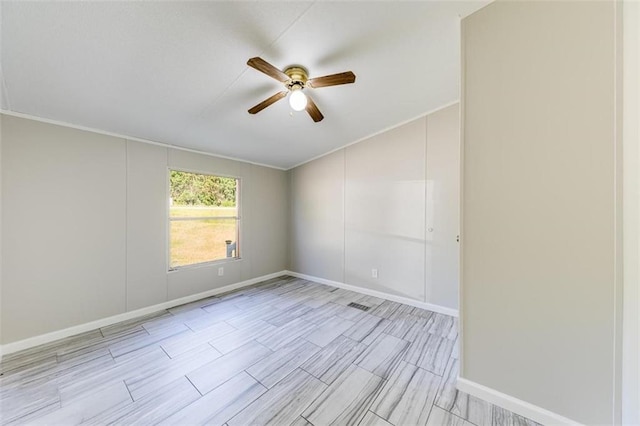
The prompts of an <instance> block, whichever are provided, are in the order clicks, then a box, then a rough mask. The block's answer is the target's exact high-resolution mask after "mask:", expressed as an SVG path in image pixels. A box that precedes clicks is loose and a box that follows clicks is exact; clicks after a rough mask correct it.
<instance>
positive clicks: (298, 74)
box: [284, 65, 309, 90]
mask: <svg viewBox="0 0 640 426" xmlns="http://www.w3.org/2000/svg"><path fill="white" fill-rule="evenodd" d="M284 73H285V74H286V75H287V76H288V77H289V80H288V81H287V82H285V83H284V85H285V86H286V87H287V88H288V89H289V90H297V89H304V87H305V85H306V84H307V80H308V79H309V75H308V73H307V70H306V69H304V68H303V67H301V66H297V65H296V66H291V67H288V68H287V69H285V70H284Z"/></svg>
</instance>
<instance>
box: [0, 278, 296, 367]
mask: <svg viewBox="0 0 640 426" xmlns="http://www.w3.org/2000/svg"><path fill="white" fill-rule="evenodd" d="M287 273H288V272H287V271H280V272H275V273H273V274H267V275H263V276H261V277H256V278H251V279H250V280H245V281H241V282H237V283H234V284H229V285H226V286H224V287H219V288H214V289H211V290H207V291H204V292H202V293H197V294H192V295H189V296H185V297H181V298H179V299H173V300H170V301H168V302H163V303H160V304H157V305H153V306H147V307H146V308H141V309H136V310H135V311H130V312H125V313H122V314H118V315H114V316H111V317H107V318H102V319H99V320H95V321H91V322H87V323H84V324H80V325H75V326H73V327H69V328H65V329H63V330H58V331H53V332H51V333H46V334H41V335H39V336H34V337H29V338H28V339H24V340H19V341H17V342H12V343H8V344H5V345H1V346H0V360H2V357H3V356H4V355H8V354H11V353H14V352H18V351H22V350H25V349H29V348H33V347H35V346H39V345H44V344H46V343H50V342H53V341H56V340H59V339H64V338H66V337H71V336H74V335H76V334H80V333H85V332H87V331H91V330H96V329H98V328H102V327H106V326H108V325H112V324H116V323H118V322H121V321H127V320H130V319H134V318H137V317H140V316H143V315H148V314H152V313H154V312H158V311H161V310H163V309H170V308H174V307H176V306H179V305H183V304H185V303H189V302H194V301H196V300H199V299H204V298H207V297H211V296H215V295H216V294H220V293H226V292H228V291H231V290H236V289H239V288H242V287H246V286H249V285H253V284H257V283H259V282H261V281H266V280H270V279H272V278H277V277H279V276H282V275H286V274H287Z"/></svg>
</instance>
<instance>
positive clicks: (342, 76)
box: [307, 71, 356, 88]
mask: <svg viewBox="0 0 640 426" xmlns="http://www.w3.org/2000/svg"><path fill="white" fill-rule="evenodd" d="M355 81H356V75H355V74H354V73H352V72H351V71H346V72H341V73H338V74H331V75H325V76H323V77H316V78H312V79H311V80H309V81H307V84H308V85H310V86H311V87H313V88H318V87H327V86H337V85H339V84H349V83H353V82H355Z"/></svg>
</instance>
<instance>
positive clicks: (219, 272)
mask: <svg viewBox="0 0 640 426" xmlns="http://www.w3.org/2000/svg"><path fill="white" fill-rule="evenodd" d="M223 275H224V268H223V267H222V266H221V267H219V268H218V276H219V277H221V276H223Z"/></svg>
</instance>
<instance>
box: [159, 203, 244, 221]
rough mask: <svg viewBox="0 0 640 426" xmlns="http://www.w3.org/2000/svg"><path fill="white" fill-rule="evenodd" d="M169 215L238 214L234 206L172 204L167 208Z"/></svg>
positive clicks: (223, 215) (219, 215)
mask: <svg viewBox="0 0 640 426" xmlns="http://www.w3.org/2000/svg"><path fill="white" fill-rule="evenodd" d="M169 216H170V217H172V218H173V217H207V216H208V217H211V216H218V217H235V216H238V209H237V208H236V207H212V206H180V205H176V204H173V205H171V207H170V208H169Z"/></svg>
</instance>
